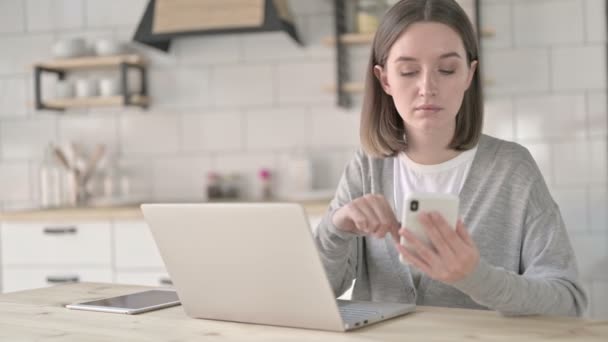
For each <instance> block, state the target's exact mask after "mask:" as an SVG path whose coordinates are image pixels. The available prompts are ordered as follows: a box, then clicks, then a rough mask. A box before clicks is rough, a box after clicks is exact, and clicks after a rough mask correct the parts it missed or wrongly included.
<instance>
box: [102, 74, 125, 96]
mask: <svg viewBox="0 0 608 342" xmlns="http://www.w3.org/2000/svg"><path fill="white" fill-rule="evenodd" d="M121 89H122V87H121V86H120V82H118V80H117V79H116V78H102V79H100V80H99V95H101V96H115V95H119V94H120V91H121Z"/></svg>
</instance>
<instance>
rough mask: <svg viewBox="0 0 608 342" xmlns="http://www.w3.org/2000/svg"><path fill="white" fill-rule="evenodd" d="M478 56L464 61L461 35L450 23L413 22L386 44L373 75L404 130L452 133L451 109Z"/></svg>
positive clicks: (456, 104)
mask: <svg viewBox="0 0 608 342" xmlns="http://www.w3.org/2000/svg"><path fill="white" fill-rule="evenodd" d="M476 67H477V61H474V62H473V63H471V65H470V67H469V65H468V63H467V57H466V52H465V49H464V44H463V43H462V39H461V38H460V36H459V35H458V33H456V31H454V30H452V29H451V28H450V27H449V26H447V25H444V24H440V23H434V22H421V23H415V24H412V25H411V26H410V27H408V28H407V29H406V30H405V32H404V33H403V34H402V35H401V36H400V37H399V38H398V39H397V41H396V42H395V44H394V45H393V46H392V47H391V49H390V51H389V55H388V59H387V61H386V64H385V66H384V67H381V66H375V68H374V74H375V75H376V77H377V78H378V79H379V80H380V83H381V84H382V88H383V89H384V91H385V92H386V93H387V94H388V95H391V96H392V98H393V102H394V104H395V107H396V108H397V111H398V112H399V114H400V115H401V118H402V119H403V121H404V124H405V127H406V130H412V129H414V130H416V131H420V132H421V133H422V132H432V131H437V130H441V131H445V132H446V134H450V133H451V134H453V132H454V128H455V126H456V120H455V118H456V114H457V113H458V110H459V109H460V106H461V104H462V99H463V96H464V93H465V91H466V90H467V88H468V87H469V85H470V84H471V80H472V79H473V75H474V73H475V68H476Z"/></svg>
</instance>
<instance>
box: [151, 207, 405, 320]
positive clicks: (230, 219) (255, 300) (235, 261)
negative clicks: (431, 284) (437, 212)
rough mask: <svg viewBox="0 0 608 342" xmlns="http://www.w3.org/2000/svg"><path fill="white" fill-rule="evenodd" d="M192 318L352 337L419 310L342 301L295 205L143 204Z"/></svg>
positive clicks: (298, 208) (184, 305)
mask: <svg viewBox="0 0 608 342" xmlns="http://www.w3.org/2000/svg"><path fill="white" fill-rule="evenodd" d="M141 209H142V212H143V215H144V218H145V220H146V222H147V223H148V225H149V227H150V229H151V232H152V235H153V236H154V240H155V241H156V245H157V247H158V249H159V251H160V254H161V256H162V259H163V261H164V263H165V266H166V268H167V271H168V273H169V276H170V277H171V280H172V282H173V286H174V287H175V289H176V291H177V294H178V296H179V299H180V301H181V303H182V306H183V308H184V310H185V312H186V314H187V315H189V316H190V317H193V318H203V319H213V320H224V321H234V322H245V323H254V324H267V325H276V326H286V327H297V328H308V329H318V330H329V331H347V330H352V329H357V328H361V327H364V326H366V325H369V324H372V323H376V322H380V321H383V320H386V319H390V318H393V317H396V316H400V315H403V314H406V313H409V312H412V311H414V310H415V304H404V303H380V302H363V301H343V300H337V299H336V298H335V297H334V293H333V291H332V289H331V286H330V284H329V281H328V280H327V276H326V274H325V269H324V268H323V265H322V263H321V259H320V257H319V254H318V252H317V248H316V245H315V242H314V240H313V236H312V230H311V227H310V224H309V222H308V218H307V216H306V213H305V211H304V208H303V207H302V206H301V205H299V204H295V203H201V204H194V203H192V204H184V203H180V204H142V205H141Z"/></svg>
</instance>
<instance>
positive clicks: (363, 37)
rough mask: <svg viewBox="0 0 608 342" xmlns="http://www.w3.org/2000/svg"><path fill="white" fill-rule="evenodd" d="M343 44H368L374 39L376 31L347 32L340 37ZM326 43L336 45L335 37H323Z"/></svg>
mask: <svg viewBox="0 0 608 342" xmlns="http://www.w3.org/2000/svg"><path fill="white" fill-rule="evenodd" d="M340 40H341V41H342V43H343V44H368V43H371V42H372V41H373V40H374V33H346V34H343V35H342V36H341V37H340ZM323 44H325V45H329V46H331V45H335V44H336V38H335V37H333V36H332V37H325V38H324V39H323Z"/></svg>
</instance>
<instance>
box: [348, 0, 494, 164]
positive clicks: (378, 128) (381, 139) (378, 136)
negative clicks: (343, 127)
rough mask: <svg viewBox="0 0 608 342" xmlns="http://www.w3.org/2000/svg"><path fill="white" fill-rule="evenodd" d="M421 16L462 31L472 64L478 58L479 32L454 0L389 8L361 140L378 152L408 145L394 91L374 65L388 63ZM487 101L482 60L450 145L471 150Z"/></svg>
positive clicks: (376, 47)
mask: <svg viewBox="0 0 608 342" xmlns="http://www.w3.org/2000/svg"><path fill="white" fill-rule="evenodd" d="M416 22H437V23H441V24H445V25H447V26H449V27H451V28H452V29H453V30H455V31H456V32H457V33H458V34H459V35H460V37H461V39H462V42H463V44H464V48H465V51H466V54H467V63H468V64H469V66H470V65H471V63H472V62H473V61H476V60H478V46H477V36H476V34H475V31H474V30H473V25H472V24H471V21H470V20H469V17H468V16H467V14H466V13H465V12H464V10H463V9H462V8H461V7H460V6H459V5H458V4H457V3H456V1H454V0H401V1H399V2H398V3H397V4H395V5H394V6H393V7H392V8H391V9H389V10H388V12H386V14H385V15H384V17H383V18H382V21H381V23H380V25H379V27H378V30H377V31H376V34H375V36H374V41H373V44H372V51H371V54H370V58H369V65H368V66H367V71H366V75H365V90H364V97H363V106H362V112H361V127H360V136H361V145H362V147H363V149H364V150H365V152H366V153H367V154H369V155H371V156H374V157H379V158H382V157H389V156H394V155H396V154H397V153H399V152H400V151H404V150H405V149H406V147H407V143H406V140H407V137H406V136H405V133H406V132H405V127H404V124H403V119H402V118H401V116H400V115H399V113H398V112H397V108H395V104H394V102H393V99H392V97H391V96H390V95H388V94H386V93H385V92H384V90H383V89H382V85H381V84H380V81H379V80H378V79H377V78H376V76H375V75H374V66H375V65H380V66H382V67H384V66H385V64H386V61H387V58H388V53H389V51H390V49H391V47H392V46H393V44H394V43H395V41H396V40H397V39H398V38H399V37H400V36H401V34H402V33H403V32H404V31H405V30H406V29H407V28H408V27H409V26H410V25H412V24H414V23H416ZM482 126H483V104H482V94H481V83H480V73H479V65H478V66H477V70H476V71H475V75H473V80H472V82H471V85H470V86H469V88H468V89H467V90H466V92H465V94H464V98H463V100H462V105H461V106H460V110H459V111H458V114H457V115H456V130H455V132H454V137H453V138H452V141H451V142H450V145H449V147H450V148H452V149H455V150H468V149H470V148H473V147H474V146H475V145H476V144H477V142H478V141H479V137H480V136H481V129H482Z"/></svg>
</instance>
